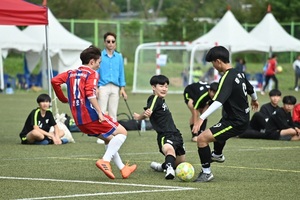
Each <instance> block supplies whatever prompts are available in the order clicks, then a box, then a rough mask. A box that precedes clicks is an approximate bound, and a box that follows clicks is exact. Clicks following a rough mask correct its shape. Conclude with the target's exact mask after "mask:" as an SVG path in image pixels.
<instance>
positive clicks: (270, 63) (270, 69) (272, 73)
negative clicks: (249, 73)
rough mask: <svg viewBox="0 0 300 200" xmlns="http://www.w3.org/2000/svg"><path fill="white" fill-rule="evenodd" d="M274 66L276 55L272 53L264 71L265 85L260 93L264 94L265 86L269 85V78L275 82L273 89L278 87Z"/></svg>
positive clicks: (275, 65)
mask: <svg viewBox="0 0 300 200" xmlns="http://www.w3.org/2000/svg"><path fill="white" fill-rule="evenodd" d="M276 67H277V55H276V54H273V55H272V57H271V59H269V61H268V67H267V69H266V72H265V85H264V86H263V89H262V91H261V94H262V95H264V94H265V90H266V87H267V86H268V85H269V81H270V79H272V80H273V81H274V83H275V89H278V80H277V78H276Z"/></svg>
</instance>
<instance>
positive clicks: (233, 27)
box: [190, 10, 268, 80]
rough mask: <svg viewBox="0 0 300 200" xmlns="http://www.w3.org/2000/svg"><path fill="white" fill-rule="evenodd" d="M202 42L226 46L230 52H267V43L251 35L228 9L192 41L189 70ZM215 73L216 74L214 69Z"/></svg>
mask: <svg viewBox="0 0 300 200" xmlns="http://www.w3.org/2000/svg"><path fill="white" fill-rule="evenodd" d="M203 44H210V46H211V47H212V46H216V45H221V46H224V47H226V48H227V49H228V50H229V51H230V53H237V52H243V51H259V52H268V45H267V44H265V43H264V42H263V41H260V40H258V39H256V38H254V37H253V36H251V35H250V34H249V33H248V32H247V31H246V30H245V29H244V28H243V26H242V25H241V24H240V23H239V22H238V21H237V19H236V18H235V17H234V15H233V14H232V12H231V11H230V10H228V11H227V12H226V13H225V15H224V16H223V17H222V19H221V20H220V21H219V22H218V23H217V24H216V25H215V26H214V27H213V28H212V29H211V30H210V31H209V32H208V33H206V34H204V35H203V36H201V37H200V38H198V39H196V40H194V41H193V42H192V45H191V48H192V49H191V59H190V66H191V71H192V70H193V63H194V59H195V55H196V51H199V50H198V46H203ZM215 74H217V71H216V70H215ZM190 76H192V73H190ZM190 80H191V77H190Z"/></svg>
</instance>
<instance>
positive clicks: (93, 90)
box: [84, 72, 104, 122]
mask: <svg viewBox="0 0 300 200" xmlns="http://www.w3.org/2000/svg"><path fill="white" fill-rule="evenodd" d="M97 83H98V73H96V72H95V73H91V74H90V76H89V77H88V79H87V80H86V82H85V83H84V84H85V95H86V96H87V98H88V100H89V101H90V103H91V104H92V106H93V108H94V109H95V110H96V112H97V113H98V117H99V122H102V121H103V120H104V116H103V113H102V110H101V108H100V105H99V103H98V100H97V91H98V90H97Z"/></svg>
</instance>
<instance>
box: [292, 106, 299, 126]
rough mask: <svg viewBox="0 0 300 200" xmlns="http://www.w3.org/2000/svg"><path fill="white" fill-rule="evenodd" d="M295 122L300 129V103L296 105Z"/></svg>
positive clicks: (294, 110) (294, 111)
mask: <svg viewBox="0 0 300 200" xmlns="http://www.w3.org/2000/svg"><path fill="white" fill-rule="evenodd" d="M292 117H293V121H294V123H295V124H296V126H297V127H300V103H298V104H296V105H295V106H294V109H293V116H292Z"/></svg>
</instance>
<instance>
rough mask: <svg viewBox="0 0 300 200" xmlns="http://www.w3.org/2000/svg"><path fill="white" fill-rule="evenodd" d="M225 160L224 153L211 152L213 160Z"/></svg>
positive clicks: (219, 161) (220, 161)
mask: <svg viewBox="0 0 300 200" xmlns="http://www.w3.org/2000/svg"><path fill="white" fill-rule="evenodd" d="M224 161H225V156H224V155H223V154H221V155H217V154H215V152H212V153H211V162H218V163H222V162H224Z"/></svg>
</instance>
